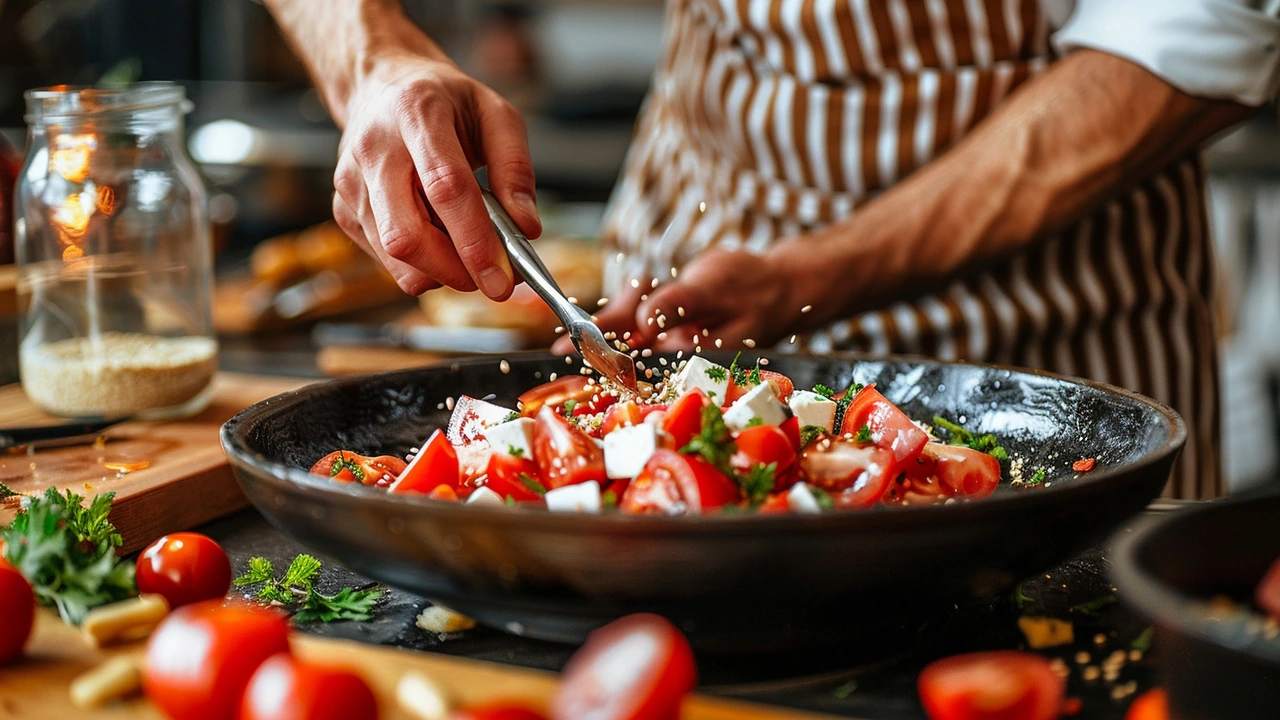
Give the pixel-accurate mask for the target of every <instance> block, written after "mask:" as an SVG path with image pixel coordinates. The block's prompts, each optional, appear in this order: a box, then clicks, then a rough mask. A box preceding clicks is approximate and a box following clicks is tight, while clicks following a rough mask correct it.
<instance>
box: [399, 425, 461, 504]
mask: <svg viewBox="0 0 1280 720" xmlns="http://www.w3.org/2000/svg"><path fill="white" fill-rule="evenodd" d="M458 481H459V465H458V452H457V451H456V450H454V449H453V444H452V443H450V442H449V439H448V438H447V437H445V434H444V433H443V432H441V431H439V430H436V431H435V432H433V433H431V437H429V438H427V441H426V442H425V443H423V444H422V450H420V451H418V454H417V455H415V456H414V457H413V461H412V462H410V463H409V466H408V467H406V468H405V469H404V472H402V473H400V477H399V479H397V480H396V481H395V482H393V483H391V487H390V488H388V489H387V492H392V493H411V492H416V493H429V492H431V491H432V490H435V489H436V488H437V487H439V486H441V485H448V486H449V487H452V488H456V487H457V486H458Z"/></svg>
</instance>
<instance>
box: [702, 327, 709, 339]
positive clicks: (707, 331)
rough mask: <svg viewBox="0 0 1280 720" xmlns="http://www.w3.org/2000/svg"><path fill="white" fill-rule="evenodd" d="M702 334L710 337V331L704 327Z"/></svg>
mask: <svg viewBox="0 0 1280 720" xmlns="http://www.w3.org/2000/svg"><path fill="white" fill-rule="evenodd" d="M702 334H703V335H706V336H707V337H711V331H710V330H708V329H706V328H702Z"/></svg>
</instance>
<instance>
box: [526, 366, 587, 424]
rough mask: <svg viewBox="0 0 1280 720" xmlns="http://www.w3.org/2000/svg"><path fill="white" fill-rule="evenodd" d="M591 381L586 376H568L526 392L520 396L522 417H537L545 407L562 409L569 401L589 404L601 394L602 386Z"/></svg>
mask: <svg viewBox="0 0 1280 720" xmlns="http://www.w3.org/2000/svg"><path fill="white" fill-rule="evenodd" d="M589 380H590V379H589V378H588V377H586V376H585V375H566V376H564V377H562V378H560V379H558V380H552V381H551V382H549V383H543V384H542V385H539V386H538V387H536V388H533V389H532V390H529V391H527V392H525V394H523V395H521V396H520V415H521V416H523V417H537V415H538V411H539V410H541V409H542V407H543V406H544V405H546V406H549V407H552V408H560V407H563V406H564V404H565V402H567V401H569V400H572V401H574V402H575V403H577V404H579V405H583V406H585V405H587V404H589V403H590V402H591V398H593V397H595V396H596V395H597V394H599V392H600V386H599V385H596V384H594V383H591V382H589ZM602 409H603V408H602Z"/></svg>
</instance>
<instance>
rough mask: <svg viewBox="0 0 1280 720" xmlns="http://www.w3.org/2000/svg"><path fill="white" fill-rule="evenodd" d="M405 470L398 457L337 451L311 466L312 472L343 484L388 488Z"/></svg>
mask: <svg viewBox="0 0 1280 720" xmlns="http://www.w3.org/2000/svg"><path fill="white" fill-rule="evenodd" d="M335 465H336V466H337V468H336V469H335V467H334V466H335ZM404 468H405V463H404V461H403V460H401V459H400V458H398V457H392V456H390V455H379V456H378V457H367V456H365V455H357V454H356V453H353V452H348V451H346V450H337V451H334V452H331V453H329V454H328V455H325V456H324V457H322V458H320V460H319V462H317V463H316V464H315V465H312V466H311V472H312V473H314V474H316V475H323V476H325V477H327V478H333V479H334V480H339V481H342V482H360V483H364V484H365V485H379V486H381V487H386V486H387V485H390V484H391V483H392V482H393V481H394V480H395V479H396V476H397V475H399V474H400V473H402V472H404Z"/></svg>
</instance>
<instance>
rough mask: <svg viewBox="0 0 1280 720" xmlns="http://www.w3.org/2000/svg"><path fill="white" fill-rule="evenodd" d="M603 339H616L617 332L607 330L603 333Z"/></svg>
mask: <svg viewBox="0 0 1280 720" xmlns="http://www.w3.org/2000/svg"><path fill="white" fill-rule="evenodd" d="M604 339H605V340H617V339H618V333H616V332H614V331H612V330H610V331H609V332H607V333H605V334H604Z"/></svg>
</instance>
